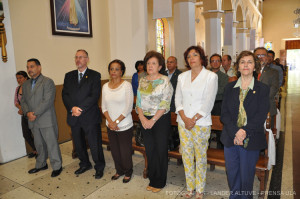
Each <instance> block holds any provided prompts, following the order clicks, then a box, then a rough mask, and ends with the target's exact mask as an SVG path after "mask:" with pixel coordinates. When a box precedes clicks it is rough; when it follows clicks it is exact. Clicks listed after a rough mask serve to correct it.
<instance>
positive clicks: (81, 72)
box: [78, 67, 87, 76]
mask: <svg viewBox="0 0 300 199" xmlns="http://www.w3.org/2000/svg"><path fill="white" fill-rule="evenodd" d="M86 70H87V67H86V68H85V70H84V71H82V72H80V71H79V70H78V75H79V73H82V76H83V75H84V73H85V71H86Z"/></svg>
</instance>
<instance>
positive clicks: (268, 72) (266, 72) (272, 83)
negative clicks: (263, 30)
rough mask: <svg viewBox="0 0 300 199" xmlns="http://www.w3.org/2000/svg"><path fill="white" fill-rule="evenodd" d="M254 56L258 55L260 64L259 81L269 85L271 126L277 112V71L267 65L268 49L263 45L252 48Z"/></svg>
mask: <svg viewBox="0 0 300 199" xmlns="http://www.w3.org/2000/svg"><path fill="white" fill-rule="evenodd" d="M254 54H255V56H257V57H258V59H259V61H260V65H261V70H260V74H259V81H261V82H262V83H264V84H266V85H268V86H269V87H270V115H271V128H273V127H274V116H275V115H276V114H277V108H276V102H275V96H276V94H277V92H278V89H279V74H278V71H277V70H275V69H273V68H271V67H270V65H268V58H267V54H268V51H267V49H265V48H264V47H258V48H256V49H254Z"/></svg>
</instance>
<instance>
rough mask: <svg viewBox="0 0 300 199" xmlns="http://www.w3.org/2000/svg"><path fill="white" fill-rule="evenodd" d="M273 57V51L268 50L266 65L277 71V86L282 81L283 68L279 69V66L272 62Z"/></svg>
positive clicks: (280, 84)
mask: <svg viewBox="0 0 300 199" xmlns="http://www.w3.org/2000/svg"><path fill="white" fill-rule="evenodd" d="M274 57H275V52H274V51H273V50H269V51H268V56H267V58H268V65H269V66H270V67H271V68H274V69H275V70H277V71H278V75H279V88H280V87H281V86H282V82H283V70H282V69H281V67H280V66H277V65H276V64H273V62H274Z"/></svg>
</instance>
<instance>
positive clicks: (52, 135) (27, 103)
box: [21, 58, 62, 177]
mask: <svg viewBox="0 0 300 199" xmlns="http://www.w3.org/2000/svg"><path fill="white" fill-rule="evenodd" d="M41 70H42V67H41V64H40V62H39V60H37V59H34V58H33V59H29V60H28V61H27V72H28V74H29V75H30V77H31V78H32V79H30V80H27V81H26V82H25V83H24V84H23V86H22V92H23V93H22V99H21V107H22V111H23V113H24V115H25V116H27V117H28V126H29V128H30V129H31V131H32V132H33V136H34V145H35V147H36V149H37V152H38V156H37V158H36V164H35V168H33V169H31V170H29V171H28V173H30V174H33V173H37V172H39V171H41V170H46V169H48V165H47V158H48V154H49V158H50V163H51V167H52V169H53V172H52V174H51V177H56V176H58V175H59V174H60V173H61V171H62V166H61V165H62V159H61V153H60V149H59V146H58V142H57V138H58V128H57V121H56V115H55V108H54V99H55V85H54V82H53V80H52V79H50V78H48V77H45V76H43V75H42V74H41Z"/></svg>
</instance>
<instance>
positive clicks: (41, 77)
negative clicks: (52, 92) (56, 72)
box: [30, 74, 44, 98]
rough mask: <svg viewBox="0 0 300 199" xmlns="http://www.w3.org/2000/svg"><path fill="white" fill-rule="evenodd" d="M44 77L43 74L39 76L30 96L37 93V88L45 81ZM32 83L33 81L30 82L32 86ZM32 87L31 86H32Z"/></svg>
mask: <svg viewBox="0 0 300 199" xmlns="http://www.w3.org/2000/svg"><path fill="white" fill-rule="evenodd" d="M43 79H44V76H43V75H42V74H40V76H39V78H38V79H37V81H36V83H35V85H34V87H33V89H32V90H31V92H30V94H31V96H30V98H31V97H32V96H33V95H34V94H35V92H36V90H37V89H38V87H39V86H40V85H41V84H42V82H43ZM31 85H32V83H31V84H30V86H31ZM30 89H31V87H30Z"/></svg>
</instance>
